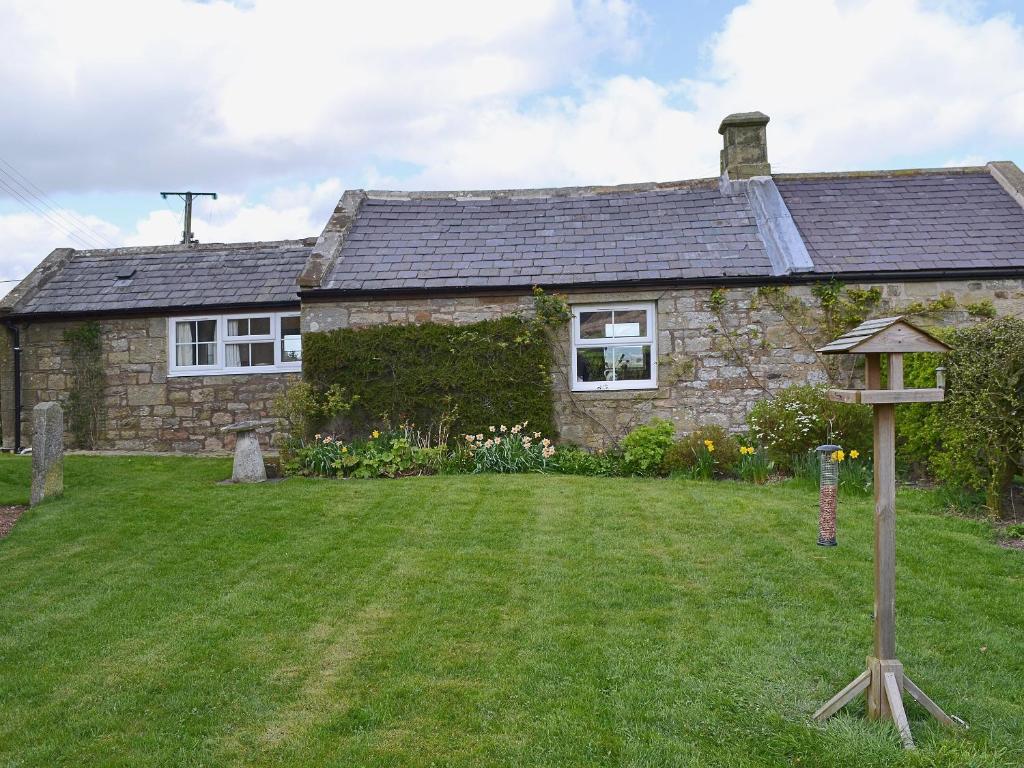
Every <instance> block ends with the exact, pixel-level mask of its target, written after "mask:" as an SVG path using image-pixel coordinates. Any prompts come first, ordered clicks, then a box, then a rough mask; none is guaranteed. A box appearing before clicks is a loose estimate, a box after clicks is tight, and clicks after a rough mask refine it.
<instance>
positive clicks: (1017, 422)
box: [930, 317, 1024, 513]
mask: <svg viewBox="0 0 1024 768" xmlns="http://www.w3.org/2000/svg"><path fill="white" fill-rule="evenodd" d="M950 342H951V344H952V346H953V351H952V352H951V353H950V355H949V359H948V361H947V368H948V371H949V372H948V381H949V386H948V389H947V392H946V401H945V403H943V404H942V406H941V409H939V410H940V411H941V412H940V415H939V416H937V417H936V418H938V419H940V421H939V424H940V427H939V429H940V430H941V437H942V442H941V445H942V447H941V450H939V451H938V452H936V453H934V454H933V455H932V457H931V460H930V466H931V468H932V470H933V471H934V473H935V474H936V476H937V477H938V478H939V479H941V480H943V481H945V482H947V483H951V484H953V485H957V486H960V487H964V488H970V489H972V490H976V491H981V492H983V493H984V494H985V503H986V505H987V506H988V508H989V509H990V510H991V511H992V512H993V513H998V512H999V511H1000V510H1001V509H1002V507H1003V505H1004V503H1005V500H1006V499H1007V498H1008V496H1009V493H1008V492H1009V490H1010V487H1011V484H1012V482H1013V477H1014V475H1015V474H1016V473H1018V472H1020V471H1021V469H1022V467H1024V320H1020V319H1017V318H1011V317H1004V318H1000V319H997V320H988V321H985V322H983V323H979V324H978V325H975V326H972V327H969V328H958V329H956V330H954V331H953V332H952V333H951V334H950Z"/></svg>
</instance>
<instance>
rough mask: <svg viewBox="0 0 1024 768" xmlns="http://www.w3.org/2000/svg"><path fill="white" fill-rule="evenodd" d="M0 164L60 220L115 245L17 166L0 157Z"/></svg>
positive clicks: (114, 245)
mask: <svg viewBox="0 0 1024 768" xmlns="http://www.w3.org/2000/svg"><path fill="white" fill-rule="evenodd" d="M0 164H2V165H6V166H7V168H9V169H10V171H11V172H12V173H13V174H14V176H16V177H18V178H19V179H21V181H22V182H23V184H22V185H21V186H22V188H27V189H28V190H29V191H30V192H33V191H34V193H35V194H34V197H35V198H36V199H38V200H39V201H40V202H42V204H43V205H44V206H46V207H47V208H49V209H50V210H52V211H53V212H54V213H55V214H56V215H57V216H58V217H59V218H61V220H63V221H66V222H68V223H69V224H70V225H71V226H72V227H74V226H75V225H76V224H77V225H78V227H80V228H81V229H83V230H84V231H85V232H87V233H89V234H90V235H92V236H93V237H94V238H95V239H97V240H99V241H100V242H102V243H105V244H106V245H107V246H109V247H111V248H114V247H116V244H115V243H113V242H112V241H111V240H110V239H109V238H108V237H106V236H104V235H102V234H101V233H99V232H97V231H96V230H95V229H93V228H92V226H91V225H90V224H89V223H88V222H87V221H85V219H83V218H82V217H80V216H79V215H78V214H77V213H75V212H74V211H72V210H71V209H69V208H61V207H59V206H58V205H57V204H56V202H55V201H54V200H53V199H52V198H51V197H50V196H49V195H47V194H46V193H45V192H44V191H43V190H41V189H40V188H39V187H38V186H37V185H36V184H35V183H34V182H33V181H32V180H31V179H30V178H28V177H27V176H26V175H25V174H23V173H22V172H21V171H19V170H18V169H17V168H15V167H14V166H13V165H11V163H10V162H9V161H7V160H5V159H4V158H2V157H0ZM0 171H3V169H2V168H0ZM6 175H7V176H8V177H10V176H11V174H10V173H7V174H6Z"/></svg>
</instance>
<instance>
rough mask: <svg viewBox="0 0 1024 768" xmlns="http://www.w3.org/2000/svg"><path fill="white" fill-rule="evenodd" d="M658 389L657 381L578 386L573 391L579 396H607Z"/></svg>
mask: <svg viewBox="0 0 1024 768" xmlns="http://www.w3.org/2000/svg"><path fill="white" fill-rule="evenodd" d="M657 388H658V383H657V382H655V381H647V382H638V383H636V384H634V383H632V382H631V383H630V384H629V385H628V386H624V385H622V384H617V383H612V382H609V383H608V384H603V385H600V386H596V387H580V386H578V385H577V386H574V387H573V388H572V391H573V392H574V393H577V394H591V395H607V394H609V393H613V392H621V393H629V392H643V391H648V392H649V391H650V390H652V389H657Z"/></svg>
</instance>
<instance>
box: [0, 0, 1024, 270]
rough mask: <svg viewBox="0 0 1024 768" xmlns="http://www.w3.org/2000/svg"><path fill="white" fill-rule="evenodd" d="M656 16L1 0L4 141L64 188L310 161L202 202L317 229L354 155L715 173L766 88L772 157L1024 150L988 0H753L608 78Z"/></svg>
mask: <svg viewBox="0 0 1024 768" xmlns="http://www.w3.org/2000/svg"><path fill="white" fill-rule="evenodd" d="M652 19H653V20H652ZM652 19H648V18H647V16H645V14H644V13H643V12H641V11H639V10H638V9H637V7H636V5H635V4H634V3H630V2H627V1H626V0H578V2H576V3H571V2H569V0H523V2H518V3H515V4H513V5H508V4H504V5H501V6H498V5H496V4H493V3H481V2H478V1H476V0H452V2H444V3H419V2H409V3H401V2H372V3H367V2H334V3H322V2H315V0H291V1H290V2H285V0H254V2H252V3H249V4H245V5H243V4H237V5H236V4H231V3H228V2H223V1H220V0H215V1H213V2H206V3H195V2H186V1H185V0H151V1H150V2H146V3H139V2H137V1H136V0H102V2H101V1H100V0H97V2H94V3H76V2H65V3H61V2H56V1H55V0H8V2H5V3H2V4H0V47H2V49H3V50H4V56H3V58H2V61H0V111H2V113H3V114H4V116H5V119H4V120H3V121H0V155H6V156H7V157H8V159H10V160H11V161H13V162H14V163H15V164H16V165H17V166H18V167H19V168H20V169H21V170H22V171H24V172H25V173H26V174H27V175H28V176H29V177H31V178H32V179H33V180H35V181H36V182H37V183H39V184H40V185H41V186H43V187H44V188H45V189H47V191H48V192H50V193H51V194H52V193H55V192H60V191H61V190H84V189H90V190H97V189H98V190H103V191H107V192H116V191H117V190H124V189H132V190H138V189H144V190H146V191H150V192H156V191H158V190H159V189H168V188H182V187H178V186H177V185H179V184H182V185H186V186H188V187H191V188H197V187H198V188H204V187H205V188H212V189H216V190H218V191H221V192H225V193H227V192H230V191H232V190H235V191H242V192H244V191H245V190H246V189H253V188H262V187H265V186H267V185H273V184H274V180H275V179H279V178H285V177H287V178H290V179H301V178H305V179H308V180H310V182H309V183H307V184H305V185H302V184H294V183H292V184H288V185H284V186H281V185H279V186H278V188H275V189H273V190H272V191H271V192H269V193H265V194H249V195H246V196H239V195H238V194H227V195H225V196H224V197H223V198H222V199H221V200H220V201H218V203H216V204H214V205H212V206H211V205H209V204H207V203H205V202H201V203H199V204H198V206H197V211H196V216H195V224H194V230H195V232H196V233H197V235H198V237H199V238H200V240H203V241H205V242H210V241H214V240H252V239H269V238H280V237H301V236H306V235H315V234H317V233H318V232H319V231H320V229H321V228H322V226H323V223H324V221H325V220H326V218H327V215H328V213H329V211H330V209H331V207H332V206H333V204H334V202H335V201H336V199H337V197H338V196H339V195H340V193H341V191H342V186H343V185H342V183H341V181H339V177H343V178H345V179H346V180H356V181H355V183H351V184H347V186H368V187H394V188H403V187H404V188H428V187H430V188H453V187H463V188H472V187H500V186H541V185H552V184H590V183H616V182H625V181H644V180H651V179H657V180H665V179H677V178H688V177H694V176H709V175H714V174H716V173H717V171H718V167H717V164H718V149H719V146H720V137H719V136H718V134H717V130H716V129H717V126H718V122H719V121H720V120H721V118H722V117H723V116H724V115H726V114H728V113H730V112H735V111H746V110H751V109H760V110H762V111H764V112H767V113H768V114H769V115H770V116H771V117H772V122H771V124H770V126H769V129H768V132H769V154H770V159H771V161H772V164H773V167H774V168H775V169H776V170H777V171H795V170H832V169H844V168H865V167H887V166H888V167H897V166H901V165H906V164H918V163H928V164H936V165H942V164H947V163H948V162H953V161H957V160H959V159H967V160H969V161H970V162H971V163H972V164H974V163H976V162H978V161H979V160H982V159H1004V158H1006V157H1007V156H1008V155H1009V156H1011V159H1012V152H1013V151H1014V150H1017V151H1019V150H1020V148H1021V147H1022V138H1021V137H1022V136H1024V30H1022V28H1021V26H1020V25H1019V24H1017V23H1016V22H1015V20H1014V19H1013V18H1011V17H1010V16H1005V15H1004V16H994V17H985V16H984V14H983V13H982V11H981V10H980V7H979V6H978V5H977V4H975V3H971V2H965V1H964V0H946V1H945V2H924V0H749V1H748V2H747V3H745V4H744V5H742V6H739V7H737V8H736V9H734V10H733V11H732V12H731V13H730V14H729V15H728V16H727V17H725V18H724V19H723V22H722V25H721V28H720V29H719V31H718V33H717V34H716V35H715V36H714V37H713V38H712V39H710V40H709V41H708V44H707V47H706V61H705V65H704V67H703V71H702V72H699V73H697V74H695V75H694V76H692V77H690V78H689V79H685V80H681V81H677V82H659V81H658V80H657V79H655V78H653V77H643V76H638V75H630V76H625V75H620V76H615V77H607V78H598V77H596V76H595V75H594V72H595V71H597V67H596V65H597V64H598V63H601V64H602V66H601V71H610V70H611V69H612V64H613V63H614V61H615V60H626V59H629V58H630V57H636V55H637V54H638V52H640V51H641V50H642V44H643V41H644V39H645V38H644V29H645V26H646V25H648V24H651V23H656V19H655V18H653V17H652ZM112 20H116V23H113V21H112ZM605 59H608V60H609V61H611V62H612V64H609V61H605ZM207 185H209V186H207ZM96 226H98V227H106V229H105V230H104V231H105V232H108V233H109V236H110V237H112V238H115V239H117V241H118V242H123V243H160V242H175V241H177V239H178V238H179V237H180V222H179V218H178V216H177V215H176V214H173V213H170V212H169V211H166V210H165V209H157V210H154V211H153V212H151V213H149V214H148V215H145V216H142V217H141V218H140V220H139V221H138V222H137V223H136V224H135V225H133V226H132V227H128V228H127V229H126V230H123V231H122V230H118V229H117V228H116V227H113V226H112V225H110V224H108V223H104V222H99V221H98V220H97V221H96ZM0 242H2V243H4V246H3V249H2V250H0V273H4V274H5V275H7V276H15V277H17V276H20V273H21V272H23V271H24V269H26V268H27V266H28V265H30V264H31V263H32V262H34V261H37V260H38V259H39V258H40V257H41V256H43V255H45V253H46V252H48V251H49V250H50V248H51V247H53V246H54V245H65V244H68V240H67V238H66V237H63V236H61V235H59V234H58V233H56V232H55V231H53V230H52V229H49V228H48V227H47V225H45V224H43V223H41V222H38V221H35V220H33V219H32V218H31V217H30V216H28V215H24V216H22V215H16V216H14V215H12V216H0ZM0 290H2V288H0Z"/></svg>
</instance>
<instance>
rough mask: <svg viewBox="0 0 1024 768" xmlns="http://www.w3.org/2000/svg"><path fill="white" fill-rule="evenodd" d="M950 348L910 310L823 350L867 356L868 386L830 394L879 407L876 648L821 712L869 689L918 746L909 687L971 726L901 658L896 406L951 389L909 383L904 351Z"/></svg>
mask: <svg viewBox="0 0 1024 768" xmlns="http://www.w3.org/2000/svg"><path fill="white" fill-rule="evenodd" d="M947 351H949V347H948V346H947V345H946V344H944V343H943V342H941V341H939V340H938V339H936V338H935V337H934V336H932V335H931V334H929V333H927V332H925V331H922V330H921V329H920V328H917V327H916V326H914V325H911V324H910V323H908V322H907V321H906V320H904V319H903V318H902V317H887V318H881V319H879V320H869V321H867V322H865V323H862V324H861V325H859V326H857V327H856V328H854V329H853V330H852V331H850V332H849V333H847V334H844V335H843V336H840V337H839V338H838V339H836V340H835V341H833V342H831V343H829V344H827V345H826V346H824V347H822V348H821V349H819V350H818V352H820V353H823V354H830V355H840V354H843V355H849V354H863V355H865V360H866V362H865V366H866V367H865V374H866V375H865V381H866V384H867V388H866V389H832V390H829V391H828V398H829V399H830V400H837V401H840V402H844V403H867V404H870V405H871V406H872V408H873V409H874V443H875V451H874V463H875V472H874V475H875V650H874V655H873V656H868V659H867V669H865V670H864V671H863V672H861V673H860V674H859V675H858V676H857V677H856V678H854V679H853V681H851V682H850V683H849V685H847V686H846V687H845V688H843V689H842V690H841V691H839V693H837V694H836V695H835V696H833V697H832V698H831V699H829V700H828V701H827V702H826V703H825V704H824V705H823V706H822V707H821V709H819V710H818V711H817V712H815V713H814V719H815V720H817V721H819V722H820V721H824V720H826V719H827V718H829V717H831V716H832V715H834V714H835V713H836V712H838V711H839V710H840V709H842V708H843V707H844V706H846V705H847V704H848V703H849V702H851V701H852V700H853V699H855V698H856V697H857V696H858V695H859V694H861V693H866V695H867V702H868V717H869V718H871V719H872V720H879V719H881V720H892V721H893V722H895V724H896V727H897V729H898V730H899V734H900V740H901V741H902V742H903V746H904V747H906V748H907V749H913V748H914V739H913V736H912V735H911V733H910V725H909V723H908V722H907V714H906V712H905V711H904V709H903V692H904V691H906V692H907V693H909V694H910V695H911V696H912V697H913V698H914V699H915V700H917V702H918V703H920V704H921V706H923V707H924V708H925V709H926V710H928V712H930V713H931V714H932V716H933V717H935V719H936V720H938V721H939V722H941V723H943V724H945V725H956V724H961V725H963V724H964V723H963V721H959V720H954V719H953V718H951V717H950V716H949V715H947V714H946V713H945V712H943V711H942V709H940V708H939V706H938V705H937V704H936V703H935V702H934V701H932V700H931V699H930V698H928V696H927V695H926V694H925V693H924V691H922V690H921V689H920V688H919V687H918V686H917V685H916V684H915V683H914V682H913V681H912V680H911V679H910V678H909V677H908V676H907V675H906V674H905V673H904V671H903V664H901V663H900V661H899V659H897V658H896V405H897V403H934V402H939V401H941V400H942V399H943V398H944V396H945V392H944V390H943V389H942V388H941V387H937V388H935V389H904V387H903V355H904V354H905V353H908V352H947ZM882 355H885V356H886V358H887V360H888V368H889V377H888V382H887V386H886V387H885V388H884V389H883V388H882Z"/></svg>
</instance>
